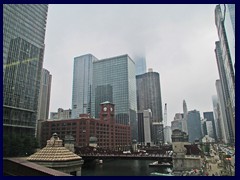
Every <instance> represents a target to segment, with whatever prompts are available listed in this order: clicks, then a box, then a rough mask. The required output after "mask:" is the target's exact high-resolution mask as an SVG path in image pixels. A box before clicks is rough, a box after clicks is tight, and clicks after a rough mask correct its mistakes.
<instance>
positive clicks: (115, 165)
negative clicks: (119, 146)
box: [82, 159, 169, 176]
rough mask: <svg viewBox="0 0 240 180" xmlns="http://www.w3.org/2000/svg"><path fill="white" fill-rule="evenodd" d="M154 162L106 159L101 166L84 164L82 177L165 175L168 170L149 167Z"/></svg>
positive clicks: (90, 163)
mask: <svg viewBox="0 0 240 180" xmlns="http://www.w3.org/2000/svg"><path fill="white" fill-rule="evenodd" d="M152 162H154V160H128V159H118V160H116V159H112V160H110V159H108V160H104V161H103V164H95V163H94V162H87V163H84V166H83V167H82V176H150V174H151V173H152V172H158V173H167V172H168V170H169V168H165V167H164V168H163V167H149V166H148V165H149V164H150V163H152Z"/></svg>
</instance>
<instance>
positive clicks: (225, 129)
mask: <svg viewBox="0 0 240 180" xmlns="http://www.w3.org/2000/svg"><path fill="white" fill-rule="evenodd" d="M216 90H217V96H218V99H219V110H220V114H219V119H220V128H221V132H222V141H223V142H224V143H229V142H230V133H229V124H228V122H229V121H228V120H227V112H228V111H227V110H226V109H227V108H226V104H225V101H224V95H223V90H222V84H221V81H220V80H216Z"/></svg>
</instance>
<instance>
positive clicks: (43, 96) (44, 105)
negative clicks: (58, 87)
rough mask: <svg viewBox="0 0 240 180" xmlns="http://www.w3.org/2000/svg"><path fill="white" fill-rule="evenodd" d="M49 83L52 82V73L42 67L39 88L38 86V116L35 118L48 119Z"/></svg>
mask: <svg viewBox="0 0 240 180" xmlns="http://www.w3.org/2000/svg"><path fill="white" fill-rule="evenodd" d="M51 83H52V75H51V74H50V72H49V71H48V70H47V69H44V68H43V70H42V78H41V88H40V93H39V101H38V118H37V119H48V116H49V105H50V95H51Z"/></svg>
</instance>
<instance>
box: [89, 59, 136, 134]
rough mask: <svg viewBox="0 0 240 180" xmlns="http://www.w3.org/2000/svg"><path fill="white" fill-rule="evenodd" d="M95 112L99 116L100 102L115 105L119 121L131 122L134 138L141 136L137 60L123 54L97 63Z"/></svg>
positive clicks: (93, 97) (92, 109)
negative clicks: (139, 132) (136, 76)
mask: <svg viewBox="0 0 240 180" xmlns="http://www.w3.org/2000/svg"><path fill="white" fill-rule="evenodd" d="M92 84H93V86H92V106H91V112H92V115H93V116H95V117H99V113H100V111H99V108H98V106H99V103H102V102H104V101H109V102H111V103H113V104H115V115H116V122H117V123H120V124H130V126H131V133H132V139H137V121H136V113H137V100H136V78H135V63H134V61H133V60H132V59H131V58H130V57H129V56H128V55H121V56H116V57H111V58H107V59H102V60H99V61H95V62H94V63H93V83H92Z"/></svg>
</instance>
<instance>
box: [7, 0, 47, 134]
mask: <svg viewBox="0 0 240 180" xmlns="http://www.w3.org/2000/svg"><path fill="white" fill-rule="evenodd" d="M47 11H48V5H46V4H3V65H4V68H3V71H4V74H3V82H4V87H3V97H4V100H3V111H4V112H3V126H4V133H7V134H10V133H21V134H30V135H33V134H34V133H35V127H36V120H37V110H38V99H39V90H40V81H41V71H42V64H43V54H44V38H45V30H46V20H47Z"/></svg>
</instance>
